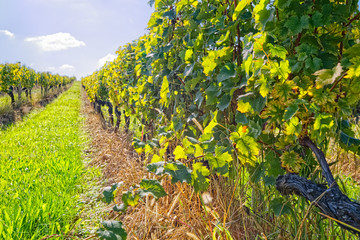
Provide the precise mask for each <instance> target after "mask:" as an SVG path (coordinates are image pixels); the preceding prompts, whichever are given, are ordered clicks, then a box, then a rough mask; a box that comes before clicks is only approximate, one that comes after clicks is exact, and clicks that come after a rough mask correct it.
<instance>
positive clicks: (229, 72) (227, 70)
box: [217, 63, 236, 82]
mask: <svg viewBox="0 0 360 240" xmlns="http://www.w3.org/2000/svg"><path fill="white" fill-rule="evenodd" d="M235 76H236V70H235V65H234V64H233V63H228V64H226V65H224V66H223V67H222V68H221V69H220V72H219V74H218V76H217V81H218V82H222V81H225V80H227V79H229V78H234V77H235Z"/></svg>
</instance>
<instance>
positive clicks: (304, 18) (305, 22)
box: [300, 15, 310, 29]
mask: <svg viewBox="0 0 360 240" xmlns="http://www.w3.org/2000/svg"><path fill="white" fill-rule="evenodd" d="M309 20H310V17H309V16H308V15H303V16H302V17H301V18H300V24H301V28H302V29H308V28H309Z"/></svg>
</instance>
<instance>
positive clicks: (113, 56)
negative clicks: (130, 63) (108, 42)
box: [98, 53, 117, 67]
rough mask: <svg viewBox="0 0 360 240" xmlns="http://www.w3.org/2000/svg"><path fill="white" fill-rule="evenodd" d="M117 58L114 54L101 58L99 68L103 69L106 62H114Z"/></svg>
mask: <svg viewBox="0 0 360 240" xmlns="http://www.w3.org/2000/svg"><path fill="white" fill-rule="evenodd" d="M116 57H117V56H116V55H114V54H111V53H109V54H108V55H106V56H105V57H103V58H100V59H99V61H98V67H102V66H104V65H105V63H106V62H111V61H112V60H114V59H115V58H116Z"/></svg>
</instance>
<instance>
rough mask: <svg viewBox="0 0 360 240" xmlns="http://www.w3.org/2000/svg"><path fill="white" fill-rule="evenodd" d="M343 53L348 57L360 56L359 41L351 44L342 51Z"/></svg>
mask: <svg viewBox="0 0 360 240" xmlns="http://www.w3.org/2000/svg"><path fill="white" fill-rule="evenodd" d="M344 54H345V55H346V56H347V57H348V58H354V57H357V56H360V43H358V44H355V45H353V46H352V47H350V48H348V49H346V51H345V52H344Z"/></svg>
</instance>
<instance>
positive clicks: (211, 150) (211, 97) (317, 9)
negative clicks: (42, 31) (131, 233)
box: [82, 0, 360, 238]
mask: <svg viewBox="0 0 360 240" xmlns="http://www.w3.org/2000/svg"><path fill="white" fill-rule="evenodd" d="M150 2H152V3H153V4H155V12H154V13H153V14H152V16H151V19H150V21H149V25H148V28H149V31H150V33H149V34H148V35H146V36H144V37H141V38H139V39H138V40H136V41H134V42H133V43H131V44H128V45H126V46H124V47H121V48H120V49H119V50H118V51H117V54H118V57H117V58H116V59H115V60H114V61H113V62H110V63H107V64H106V65H105V66H103V67H102V68H101V69H100V70H99V71H97V72H94V73H93V74H92V75H91V76H88V77H86V78H83V79H82V84H83V86H84V87H85V89H86V91H87V94H88V96H89V99H90V100H91V101H92V102H94V103H95V104H97V105H98V106H101V105H107V106H108V107H109V113H110V115H112V112H113V108H114V109H115V113H116V115H117V119H120V115H121V114H122V113H125V115H126V117H131V118H132V119H133V122H132V125H133V126H135V127H134V130H135V133H134V134H135V137H134V141H133V146H134V148H135V149H136V151H137V152H138V153H139V154H142V155H143V156H145V158H146V159H147V162H148V163H150V165H148V166H147V167H148V169H149V171H151V172H153V173H155V174H156V175H160V176H164V175H168V176H170V177H171V178H172V182H173V183H176V182H187V183H189V184H190V185H192V186H193V187H194V189H195V191H196V192H199V191H205V190H206V189H207V188H208V186H209V182H210V179H209V176H210V175H211V174H217V175H221V176H224V177H228V179H229V180H230V181H235V182H239V181H240V180H239V179H241V176H240V172H241V171H240V169H241V168H242V167H243V166H245V168H246V172H247V173H248V174H249V175H250V176H255V177H253V178H251V179H249V181H252V182H253V183H254V184H259V189H263V190H264V191H265V190H266V189H267V188H266V187H270V188H271V189H272V191H276V188H275V186H277V187H278V190H280V192H281V193H287V194H289V193H297V194H299V193H301V192H302V191H301V189H296V188H295V189H292V191H290V190H288V191H286V189H284V188H285V187H286V186H287V185H286V184H285V183H287V182H286V180H289V181H290V180H293V181H295V182H296V181H298V179H296V180H294V179H292V176H294V175H293V174H292V173H297V174H299V175H301V176H303V177H305V178H311V180H312V181H314V182H322V181H323V178H322V175H321V174H320V172H319V171H318V170H316V169H318V167H319V166H320V167H321V169H322V172H323V175H324V176H325V179H326V181H327V182H328V186H329V187H333V186H336V187H335V188H336V189H338V187H337V185H336V182H334V178H333V176H332V173H331V172H329V171H330V170H329V166H328V164H327V162H326V160H325V159H324V154H322V155H321V154H320V155H319V154H317V153H319V152H321V153H322V152H325V151H326V149H327V148H328V146H329V142H330V139H334V140H335V141H336V142H338V143H339V144H340V145H341V147H343V148H344V149H346V150H350V151H353V152H354V153H356V154H359V153H360V148H359V146H360V141H359V140H357V139H355V138H354V132H353V131H352V128H351V124H350V123H351V122H349V121H348V120H351V119H352V117H353V113H354V112H353V111H354V109H355V107H356V105H357V104H358V102H359V100H360V57H359V56H360V42H359V39H360V31H359V27H360V24H359V17H360V14H359V11H358V2H357V1H346V2H345V1H326V0H319V1H298V0H287V1H280V0H279V1H266V0H260V1H251V0H239V1H237V0H229V1H217V0H209V1H196V0H169V1H162V0H156V1H150ZM122 111H123V112H122ZM118 124H119V122H117V123H116V128H117V127H118ZM312 151H313V152H315V154H316V156H317V159H316V158H314V157H313V155H312V153H311V152H312ZM316 160H318V161H316ZM280 175H284V176H283V177H282V178H281V177H280V178H278V176H280ZM305 180H306V179H305ZM305 180H304V181H303V182H301V181H300V182H296V183H298V184H300V185H301V184H305V183H306V184H308V182H306V181H305ZM143 181H145V180H143ZM149 181H150V180H148V181H146V182H142V183H141V184H140V187H137V188H136V187H135V188H132V189H131V190H129V192H127V193H125V194H123V197H122V201H123V204H122V205H121V206H118V207H117V210H118V211H124V210H125V209H126V208H127V207H128V206H134V205H136V204H137V202H138V200H139V198H140V197H142V196H144V195H147V194H150V193H151V194H152V195H154V196H155V198H158V197H161V196H164V195H165V193H164V192H163V191H162V190H161V186H160V184H159V182H155V181H153V182H151V184H150V183H149ZM151 186H152V187H151ZM296 187H299V186H297V185H296ZM302 187H303V186H302ZM281 188H283V189H281ZM115 189H116V186H115V187H114V188H113V189H112V191H114V190H115ZM154 189H157V191H155V190H154ZM319 189H323V188H321V187H319ZM109 191H110V190H109ZM266 191H267V190H266ZM305 192H306V191H305ZM337 193H338V192H337ZM249 195H251V194H249ZM252 195H254V194H252ZM252 195H251V196H252ZM255 195H256V194H255ZM255 195H254V196H255ZM315 195H316V194H315ZM107 196H111V193H109V192H108V193H107ZM303 197H305V198H307V199H308V200H310V201H312V200H311V199H310V198H309V196H306V195H305V194H304V195H303ZM324 199H325V200H324V201H327V200H326V198H324ZM110 200H111V198H110ZM247 201H248V200H246V199H245V200H243V202H247ZM264 201H266V203H265V204H264V205H266V207H265V208H267V209H272V210H273V211H275V212H276V206H275V207H274V205H271V204H270V203H274V202H280V203H281V204H280V207H277V209H278V210H279V209H281V210H280V213H279V212H277V213H278V214H280V215H281V214H282V213H281V211H282V209H286V211H288V213H290V212H291V211H295V212H296V210H292V208H286V207H284V206H285V203H284V204H282V203H283V199H282V198H281V197H278V195H277V194H272V195H268V197H267V198H266V199H264ZM250 202H251V201H250ZM325 205H326V204H325ZM249 208H251V206H249ZM304 208H305V206H302V209H304ZM320 208H321V206H320ZM321 209H323V210H324V208H321ZM283 213H284V212H283ZM324 213H325V214H327V215H329V216H330V217H332V218H335V219H338V220H339V221H340V222H345V223H346V224H349V225H352V226H354V227H357V228H359V227H360V224H358V225H356V223H355V222H356V221H353V220H349V219H350V217H349V219H348V220H346V219H347V218H346V217H344V216H345V215H344V214H342V216H340V215H341V214H340V215H337V214H338V213H337V212H336V210H334V212H331V211H326V210H325V211H324ZM296 214H298V216H301V214H302V213H301V212H296V213H294V215H293V216H296ZM289 218H290V221H288V222H297V221H295V220H294V219H292V220H291V217H289ZM299 218H300V219H302V218H301V217H299ZM224 219H225V220H226V215H225V216H224ZM225 220H224V221H223V227H224V228H225V223H226V221H225ZM292 225H294V226H295V224H292ZM314 225H317V224H314ZM104 227H105V229H107V230H109V229H111V227H110V225H109V223H105V225H104ZM288 227H289V228H292V227H293V226H288ZM309 228H315V227H314V226H309ZM102 231H105V230H102ZM109 231H110V230H109ZM291 231H294V230H291ZM314 231H316V230H314ZM103 236H105V233H104V234H103ZM104 238H105V237H104Z"/></svg>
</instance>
